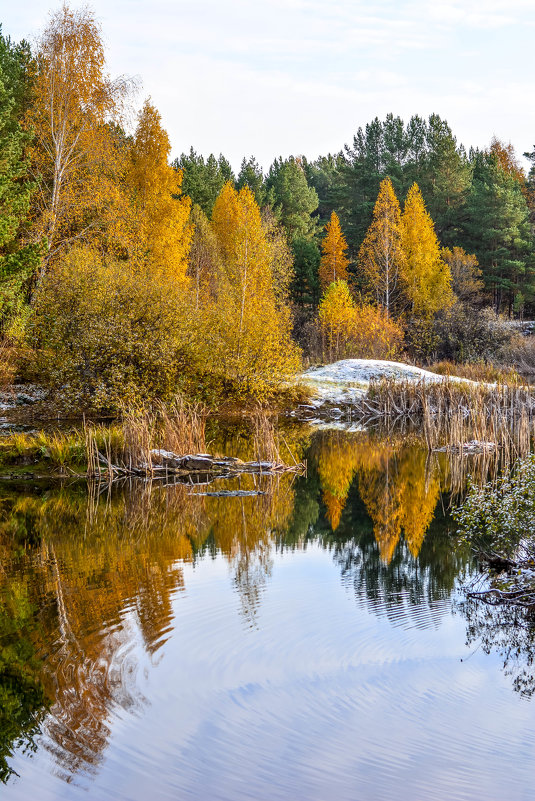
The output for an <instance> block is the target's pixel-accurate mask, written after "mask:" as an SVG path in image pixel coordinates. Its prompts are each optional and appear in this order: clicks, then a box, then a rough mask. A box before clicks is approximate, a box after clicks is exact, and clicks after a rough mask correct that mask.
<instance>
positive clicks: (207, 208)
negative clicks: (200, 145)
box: [173, 148, 234, 217]
mask: <svg viewBox="0 0 535 801" xmlns="http://www.w3.org/2000/svg"><path fill="white" fill-rule="evenodd" d="M173 167H174V168H175V170H177V171H180V172H181V174H182V192H183V193H184V194H185V195H188V197H190V198H191V201H192V203H194V204H195V203H197V204H198V205H199V206H200V207H201V209H202V210H203V211H204V213H205V214H206V216H207V217H210V216H211V215H212V210H213V208H214V203H215V202H216V199H217V197H218V195H219V193H220V192H221V190H222V189H223V187H224V185H225V184H226V183H227V181H230V182H231V183H234V173H233V172H232V167H231V166H230V164H229V162H228V161H227V159H226V158H225V157H224V156H223V155H220V156H219V158H216V157H215V156H214V155H213V153H212V154H210V155H209V156H208V158H207V159H206V160H205V158H204V156H201V155H199V154H198V153H196V152H195V150H194V149H193V148H190V152H189V153H182V155H181V156H180V158H178V159H175V160H174V162H173Z"/></svg>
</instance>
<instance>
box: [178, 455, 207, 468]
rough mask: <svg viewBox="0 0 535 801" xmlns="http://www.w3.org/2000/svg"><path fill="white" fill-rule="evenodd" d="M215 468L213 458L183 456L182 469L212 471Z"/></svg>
mask: <svg viewBox="0 0 535 801" xmlns="http://www.w3.org/2000/svg"><path fill="white" fill-rule="evenodd" d="M213 466H214V460H213V459H212V457H211V456H203V455H200V454H199V455H198V456H183V457H182V464H181V467H183V468H184V470H211V469H212V468H213Z"/></svg>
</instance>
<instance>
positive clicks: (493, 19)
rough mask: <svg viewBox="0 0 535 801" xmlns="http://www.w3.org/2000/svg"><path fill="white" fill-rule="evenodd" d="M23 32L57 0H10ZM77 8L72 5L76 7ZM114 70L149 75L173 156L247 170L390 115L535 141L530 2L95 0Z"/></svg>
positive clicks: (473, 139) (311, 152)
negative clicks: (250, 163)
mask: <svg viewBox="0 0 535 801" xmlns="http://www.w3.org/2000/svg"><path fill="white" fill-rule="evenodd" d="M3 5H4V8H3V9H2V13H1V17H0V18H1V21H2V25H3V31H4V33H5V34H10V35H11V36H12V38H14V39H19V38H22V37H26V38H31V37H32V36H35V35H36V34H38V32H39V30H40V29H41V28H42V27H43V26H44V25H45V24H46V20H47V16H48V12H49V10H50V9H51V8H52V9H55V8H57V7H58V5H59V3H58V4H52V5H51V3H50V0H23V2H11V3H9V4H8V3H7V2H6V3H4V4H3ZM73 5H75V4H73ZM90 5H91V7H92V8H93V9H94V10H95V12H96V15H97V17H98V18H99V20H100V22H101V24H102V28H103V33H104V38H105V41H106V44H107V47H108V64H109V69H110V72H111V73H112V74H114V75H115V74H128V75H138V76H139V77H140V78H141V80H142V88H141V91H140V94H139V96H138V98H137V101H136V102H137V103H138V105H141V102H142V100H143V98H144V97H145V96H147V95H150V96H151V97H152V99H153V102H154V103H155V104H156V105H157V107H158V108H159V110H160V112H161V113H162V117H163V121H164V125H165V127H166V128H167V130H168V132H169V135H170V138H171V143H172V147H173V154H174V155H178V154H179V153H180V152H181V151H183V150H189V147H190V145H193V147H194V148H195V149H196V150H197V151H199V152H201V153H204V154H208V153H210V152H212V151H213V152H216V153H219V152H220V151H221V152H223V153H224V154H225V155H226V156H227V157H228V158H229V159H230V160H231V162H232V163H233V165H234V166H239V162H240V161H241V158H242V156H244V155H250V154H254V155H256V156H257V158H258V160H259V162H260V164H261V165H262V166H263V167H264V168H267V167H268V166H269V164H270V163H271V161H272V160H273V158H274V157H276V156H278V155H283V156H287V155H290V154H294V155H297V154H304V155H306V156H307V157H310V158H314V157H315V156H317V155H318V154H320V153H327V152H329V151H331V152H333V151H337V150H339V149H340V148H341V147H342V146H343V144H344V143H345V142H350V140H351V138H352V135H353V133H354V132H355V130H356V129H357V128H358V126H359V125H365V124H366V122H368V121H369V120H371V119H373V117H375V116H379V117H381V118H383V117H384V116H385V115H386V114H387V113H388V112H389V111H392V112H393V113H394V114H399V115H400V116H402V117H403V118H405V119H407V118H408V117H410V116H411V115H412V114H420V115H422V116H427V115H429V114H430V113H432V112H436V113H438V114H440V115H441V116H443V117H445V118H446V119H447V120H448V121H449V123H450V125H451V126H452V128H453V131H454V133H455V134H456V135H457V137H458V139H459V141H462V142H464V143H465V144H466V145H467V146H470V145H479V146H486V145H487V144H488V143H489V141H490V139H491V137H492V136H493V135H496V136H497V137H498V138H501V139H504V140H506V141H511V142H512V143H513V145H514V146H515V148H516V149H517V152H518V153H519V154H521V153H522V152H523V151H524V150H528V149H532V146H533V145H534V144H535V105H534V103H533V77H532V52H533V47H534V45H533V42H534V33H535V3H534V2H533V0H509V2H496V1H495V0H463V1H461V0H449V1H448V2H441V0H437V2H433V1H432V0H428V2H423V0H413V1H412V2H409V1H408V0H398V2H394V1H393V0H368V2H362V0H339V1H338V2H336V3H329V2H328V0H324V2H318V1H317V0H257V1H256V2H255V0H188V2H184V0H152V2H150V3H149V2H147V1H146V0H95V1H94V2H92V3H90Z"/></svg>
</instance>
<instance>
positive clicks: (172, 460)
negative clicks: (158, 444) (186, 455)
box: [150, 448, 183, 467]
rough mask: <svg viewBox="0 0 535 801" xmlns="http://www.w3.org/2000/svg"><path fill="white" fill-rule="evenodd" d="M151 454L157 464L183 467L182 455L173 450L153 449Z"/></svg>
mask: <svg viewBox="0 0 535 801" xmlns="http://www.w3.org/2000/svg"><path fill="white" fill-rule="evenodd" d="M150 455H151V457H152V459H153V461H154V462H156V464H161V465H162V467H182V459H183V457H182V456H179V455H178V454H177V453H173V451H164V450H158V449H156V448H155V449H153V450H152V451H151V452H150Z"/></svg>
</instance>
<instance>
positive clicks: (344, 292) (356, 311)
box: [318, 281, 403, 361]
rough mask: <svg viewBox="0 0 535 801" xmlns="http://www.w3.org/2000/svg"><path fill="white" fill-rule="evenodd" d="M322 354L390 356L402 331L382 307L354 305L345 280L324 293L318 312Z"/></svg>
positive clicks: (377, 357)
mask: <svg viewBox="0 0 535 801" xmlns="http://www.w3.org/2000/svg"><path fill="white" fill-rule="evenodd" d="M318 320H319V327H320V330H321V333H322V339H323V350H324V354H326V355H327V356H328V358H329V359H330V360H331V361H334V360H336V359H345V358H351V357H354V358H362V359H391V358H393V357H394V356H395V355H396V354H397V353H398V352H399V350H400V348H401V343H402V341H403V331H402V330H401V328H400V327H399V325H398V324H397V323H395V322H394V321H393V320H392V319H391V318H390V317H389V315H388V313H387V312H386V311H385V310H384V309H378V308H376V307H374V306H371V305H369V304H365V303H363V304H356V303H355V301H354V300H353V298H352V297H351V294H350V292H349V287H348V285H347V284H346V282H345V281H335V282H334V283H332V284H331V285H330V286H329V287H328V288H327V291H326V292H325V295H324V296H323V299H322V301H321V303H320V308H319V313H318Z"/></svg>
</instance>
